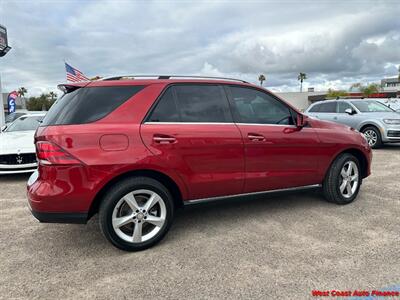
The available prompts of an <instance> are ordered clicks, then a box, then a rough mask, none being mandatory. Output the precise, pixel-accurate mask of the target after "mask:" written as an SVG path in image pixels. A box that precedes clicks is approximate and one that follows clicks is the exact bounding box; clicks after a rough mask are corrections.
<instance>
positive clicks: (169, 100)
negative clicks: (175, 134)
mask: <svg viewBox="0 0 400 300" xmlns="http://www.w3.org/2000/svg"><path fill="white" fill-rule="evenodd" d="M174 100H175V101H174ZM149 120H150V121H152V122H176V121H180V122H196V123H197V122H218V123H224V122H232V116H231V113H230V110H229V104H228V100H227V98H226V96H225V92H224V90H223V88H222V87H220V86H217V85H176V86H172V87H170V88H168V90H167V92H166V93H165V94H164V95H163V96H162V98H161V99H160V100H159V102H158V104H157V106H156V108H155V109H154V111H153V112H152V114H151V116H150V118H149Z"/></svg>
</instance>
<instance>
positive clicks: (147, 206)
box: [143, 193, 160, 211]
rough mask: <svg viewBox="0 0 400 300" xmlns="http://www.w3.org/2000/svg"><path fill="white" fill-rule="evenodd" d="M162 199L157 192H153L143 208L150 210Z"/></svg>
mask: <svg viewBox="0 0 400 300" xmlns="http://www.w3.org/2000/svg"><path fill="white" fill-rule="evenodd" d="M158 201H160V197H159V196H158V195H157V194H156V193H153V194H152V195H151V196H150V198H149V200H147V202H146V204H145V205H144V206H143V209H144V210H146V211H150V209H151V208H152V207H153V206H154V205H155V204H156V203H157V202H158Z"/></svg>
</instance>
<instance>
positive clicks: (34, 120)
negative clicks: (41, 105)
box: [6, 116, 43, 132]
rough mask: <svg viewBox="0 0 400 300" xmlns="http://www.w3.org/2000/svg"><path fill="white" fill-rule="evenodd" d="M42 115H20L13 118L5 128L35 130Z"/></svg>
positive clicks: (8, 129) (9, 129) (10, 130)
mask: <svg viewBox="0 0 400 300" xmlns="http://www.w3.org/2000/svg"><path fill="white" fill-rule="evenodd" d="M42 119H43V116H34V117H21V118H19V119H17V120H15V121H14V122H13V123H11V124H10V126H8V128H7V130H6V131H7V132H12V131H27V130H36V129H37V128H38V127H39V124H40V121H42Z"/></svg>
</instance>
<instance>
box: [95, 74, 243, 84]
mask: <svg viewBox="0 0 400 300" xmlns="http://www.w3.org/2000/svg"><path fill="white" fill-rule="evenodd" d="M140 78H154V79H172V78H182V79H214V80H228V81H238V82H242V83H248V82H247V81H245V80H241V79H236V78H229V77H213V76H198V75H194V76H189V75H188V76H184V75H125V76H114V77H107V78H103V79H102V80H121V79H140Z"/></svg>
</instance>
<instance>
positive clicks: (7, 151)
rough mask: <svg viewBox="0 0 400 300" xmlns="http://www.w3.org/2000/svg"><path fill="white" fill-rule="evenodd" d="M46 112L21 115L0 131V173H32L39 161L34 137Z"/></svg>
mask: <svg viewBox="0 0 400 300" xmlns="http://www.w3.org/2000/svg"><path fill="white" fill-rule="evenodd" d="M43 118H44V114H27V115H24V116H22V117H19V118H18V119H16V120H15V121H14V122H12V123H11V124H9V125H8V126H4V127H2V130H1V133H0V174H17V173H30V172H33V171H35V170H36V167H37V161H36V154H35V145H34V141H33V137H34V135H35V131H36V129H37V128H38V126H39V124H40V122H41V120H42V119H43Z"/></svg>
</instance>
